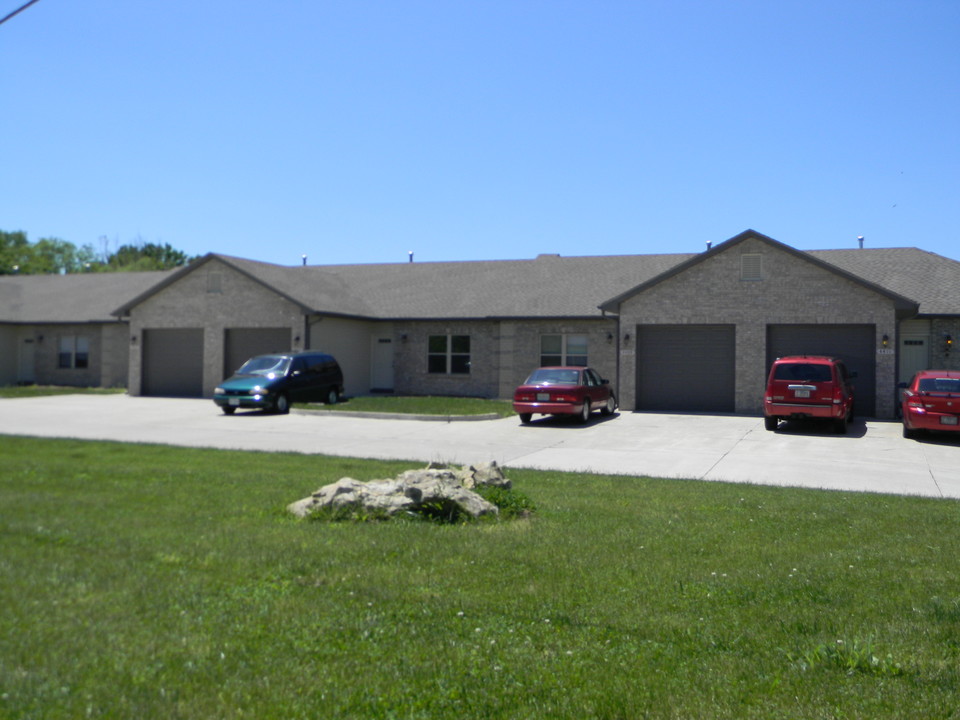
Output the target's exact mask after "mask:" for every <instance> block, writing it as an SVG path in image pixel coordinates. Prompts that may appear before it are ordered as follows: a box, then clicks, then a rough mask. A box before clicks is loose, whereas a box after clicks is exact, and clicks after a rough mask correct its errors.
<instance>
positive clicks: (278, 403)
mask: <svg viewBox="0 0 960 720" xmlns="http://www.w3.org/2000/svg"><path fill="white" fill-rule="evenodd" d="M273 411H274V412H275V413H277V414H278V415H286V414H287V413H288V412H290V401H289V400H288V399H287V396H286V395H284V394H283V393H280V394H279V395H277V399H276V400H274V401H273Z"/></svg>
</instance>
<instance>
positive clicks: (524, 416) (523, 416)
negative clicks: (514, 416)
mask: <svg viewBox="0 0 960 720" xmlns="http://www.w3.org/2000/svg"><path fill="white" fill-rule="evenodd" d="M532 419H533V413H520V422H522V423H523V424H524V425H526V424H527V423H529V422H530V421H531V420H532Z"/></svg>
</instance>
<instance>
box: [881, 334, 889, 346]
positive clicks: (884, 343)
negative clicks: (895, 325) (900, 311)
mask: <svg viewBox="0 0 960 720" xmlns="http://www.w3.org/2000/svg"><path fill="white" fill-rule="evenodd" d="M881 342H882V343H883V346H884V347H886V346H887V345H889V344H890V336H889V335H884V336H883V340H881Z"/></svg>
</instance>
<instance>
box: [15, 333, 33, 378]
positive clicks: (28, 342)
mask: <svg viewBox="0 0 960 720" xmlns="http://www.w3.org/2000/svg"><path fill="white" fill-rule="evenodd" d="M34 344H35V343H34V341H33V338H24V339H23V342H22V343H20V358H19V361H18V363H19V364H18V366H17V382H18V383H20V384H21V385H33V383H35V382H36V381H37V374H36V373H37V366H36V353H35V349H34Z"/></svg>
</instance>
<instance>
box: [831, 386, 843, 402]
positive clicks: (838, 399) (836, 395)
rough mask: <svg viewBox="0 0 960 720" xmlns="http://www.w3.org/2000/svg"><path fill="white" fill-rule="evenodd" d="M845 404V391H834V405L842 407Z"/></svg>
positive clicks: (837, 389) (838, 389) (835, 389)
mask: <svg viewBox="0 0 960 720" xmlns="http://www.w3.org/2000/svg"><path fill="white" fill-rule="evenodd" d="M842 402H843V390H841V389H840V388H834V389H833V404H834V405H840V404H841V403H842Z"/></svg>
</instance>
